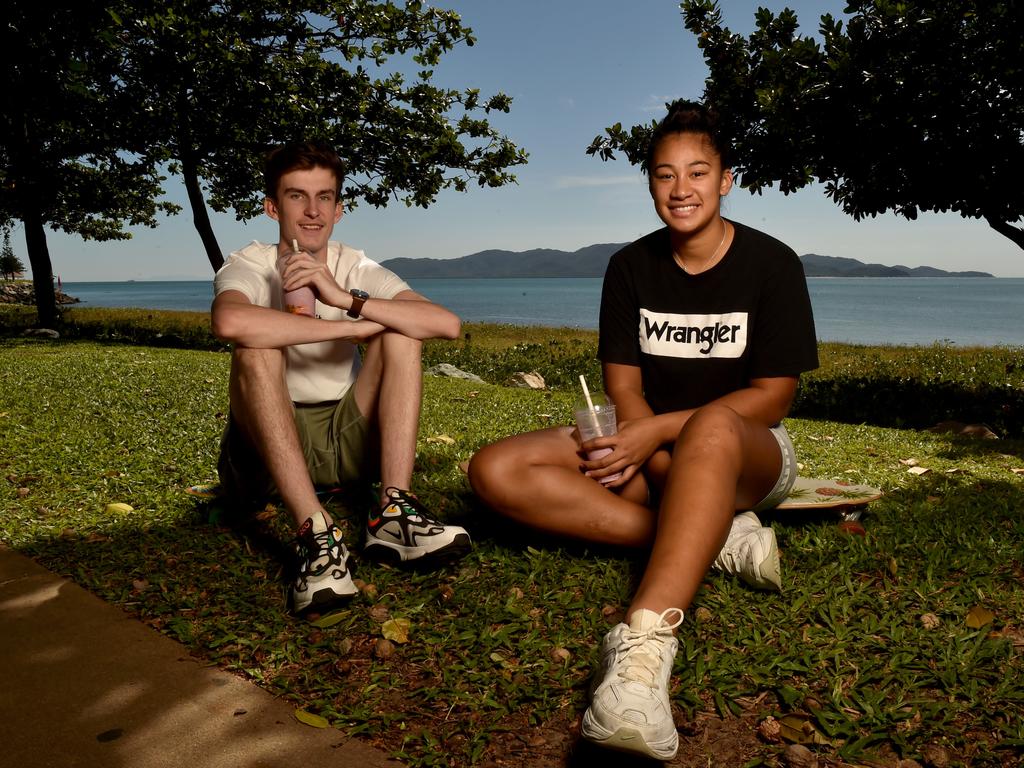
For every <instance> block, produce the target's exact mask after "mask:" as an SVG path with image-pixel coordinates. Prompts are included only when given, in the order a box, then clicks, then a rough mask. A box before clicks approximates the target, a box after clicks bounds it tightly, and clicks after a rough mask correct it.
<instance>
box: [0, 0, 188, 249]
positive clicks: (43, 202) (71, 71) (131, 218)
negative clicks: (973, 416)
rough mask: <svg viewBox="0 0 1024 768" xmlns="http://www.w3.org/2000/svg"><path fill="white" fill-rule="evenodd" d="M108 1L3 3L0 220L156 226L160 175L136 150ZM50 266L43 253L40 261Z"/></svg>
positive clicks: (103, 236)
mask: <svg viewBox="0 0 1024 768" xmlns="http://www.w3.org/2000/svg"><path fill="white" fill-rule="evenodd" d="M105 5H106V4H105V3H100V2H92V1H89V0H85V1H84V2H56V3H49V4H46V5H45V6H44V5H41V4H40V3H38V2H29V0H11V2H8V3H6V4H5V6H4V22H3V24H0V46H2V50H3V51H4V60H5V63H4V65H3V73H4V89H3V91H4V96H3V98H4V102H5V103H4V108H3V109H2V110H0V223H2V224H5V225H9V224H10V223H12V222H13V221H15V220H18V221H26V220H27V219H28V220H33V221H35V220H38V221H40V222H41V223H42V224H47V225H49V226H50V227H51V228H52V229H60V230H64V231H66V232H70V233H74V234H78V235H81V236H82V237H83V238H86V239H96V240H110V239H125V238H127V237H129V236H130V235H129V234H128V233H127V232H126V231H125V229H124V227H125V225H126V224H131V225H139V224H142V225H149V226H154V225H155V224H156V214H157V212H158V211H161V210H163V211H167V212H174V211H176V210H177V206H174V205H172V204H169V203H166V202H158V201H157V198H158V196H159V194H160V193H161V186H160V182H161V180H162V179H161V177H160V175H159V174H158V172H157V171H156V170H155V169H154V167H153V166H152V165H151V164H149V163H147V162H146V161H145V160H144V159H143V158H142V157H141V156H140V154H139V153H138V152H137V150H138V149H139V146H138V141H137V137H136V135H135V131H134V130H133V129H132V126H131V121H130V119H129V117H130V114H131V112H132V109H133V105H132V104H131V103H130V101H128V100H126V98H125V90H124V88H123V87H122V84H121V83H119V82H118V79H117V73H118V72H119V70H120V69H121V67H122V65H123V60H122V57H121V52H120V51H119V49H118V46H117V44H116V32H117V29H116V25H115V24H114V23H113V19H112V18H111V16H110V15H109V14H108V13H107V12H106V10H105ZM47 266H48V259H47Z"/></svg>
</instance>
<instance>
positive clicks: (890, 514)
mask: <svg viewBox="0 0 1024 768" xmlns="http://www.w3.org/2000/svg"><path fill="white" fill-rule="evenodd" d="M557 334H558V338H557V339H556V338H555V334H554V332H550V334H549V332H546V331H543V330H536V331H531V332H530V333H529V334H527V333H526V332H524V331H523V330H522V329H501V328H486V327H480V328H479V329H477V328H474V329H473V332H472V335H471V340H470V342H469V344H470V345H472V346H474V347H477V348H478V349H479V350H480V355H481V357H480V359H481V360H484V359H486V358H487V354H488V350H489V352H490V354H492V355H493V356H495V357H497V358H501V357H502V356H503V355H506V354H512V353H511V352H509V349H510V348H511V347H512V346H515V345H517V344H524V343H526V344H540V345H543V344H544V343H545V342H544V340H543V339H544V338H545V337H546V336H547V335H550V337H551V340H552V341H557V342H558V343H557V344H550V345H549V346H550V347H551V348H552V349H555V350H568V351H569V353H570V356H572V355H575V354H576V351H578V350H577V347H578V346H579V344H581V343H585V342H579V341H578V338H579V337H580V335H579V334H578V333H576V332H570V331H566V332H557ZM583 336H585V334H584V335H583ZM524 338H526V339H527V340H526V341H525V342H524ZM591 342H592V339H591ZM458 345H462V346H464V345H465V343H464V342H457V343H456V344H454V345H452V346H458ZM0 350H2V351H0V435H2V440H0V477H6V478H7V479H6V481H3V482H4V486H3V488H4V491H3V493H2V494H0V499H2V500H0V511H2V513H0V538H2V540H3V541H4V542H5V543H7V544H8V545H10V546H12V547H14V548H15V549H17V550H19V551H21V552H24V553H26V554H28V555H30V556H32V557H34V558H36V559H37V560H38V561H39V562H41V563H42V564H43V565H45V566H46V567H47V568H50V569H51V570H53V571H55V572H57V573H59V574H61V575H64V576H67V577H69V578H71V579H73V580H74V581H76V582H77V583H79V584H81V585H82V586H84V587H85V588H87V589H89V590H90V591H92V592H94V593H96V594H97V595H99V596H100V597H102V598H103V599H105V600H107V601H109V602H111V603H113V604H116V605H119V606H122V607H123V608H124V609H125V610H127V611H129V612H131V613H133V614H134V615H136V616H138V617H139V618H140V619H141V620H143V621H145V622H146V623H147V624H149V625H150V626H153V627H155V628H156V629H158V630H159V631H161V632H163V633H165V634H167V635H169V636H171V637H173V638H174V639H176V640H178V641H180V642H182V643H184V644H185V645H186V646H187V647H189V649H190V650H191V651H192V652H193V653H195V654H197V655H199V656H200V657H204V658H207V659H209V660H210V661H212V662H214V663H216V664H217V665H219V666H221V667H223V668H225V669H229V670H232V671H235V672H237V673H239V674H241V675H244V676H245V677H247V678H249V679H251V680H253V681H255V682H257V683H258V684H260V685H262V686H264V687H265V688H267V689H268V690H270V691H272V692H273V693H275V694H276V695H278V696H281V697H283V698H285V699H286V700H288V701H291V702H293V703H294V704H295V706H296V707H302V708H304V709H306V710H308V711H310V712H314V713H317V714H320V715H323V716H324V717H326V718H328V720H330V722H331V723H332V724H333V725H334V726H336V727H338V728H340V729H342V730H344V731H346V732H348V733H352V734H358V735H360V736H361V737H362V738H365V739H367V740H368V741H370V742H371V743H375V744H377V745H378V746H381V747H382V748H385V749H388V750H390V751H392V752H394V753H395V754H397V755H399V756H400V757H401V758H402V759H403V760H405V761H406V762H408V763H410V764H423V765H467V764H472V763H474V762H476V763H481V764H487V763H488V761H491V762H493V761H495V760H497V759H499V758H500V759H502V760H503V761H505V764H509V765H517V764H523V763H517V762H516V761H517V760H519V759H520V756H521V753H522V750H520V751H519V752H516V751H515V750H514V749H512V748H511V747H510V746H509V745H510V744H516V743H518V744H520V745H521V743H522V742H521V741H518V740H519V739H520V736H521V734H524V733H534V732H536V733H541V734H546V736H547V741H546V745H544V746H534V747H532V748H531V750H529V752H530V753H532V754H533V755H534V756H535V757H537V755H540V759H542V760H543V758H544V756H545V755H547V757H548V758H550V759H549V760H548V762H549V763H551V764H556V763H560V762H561V761H563V760H564V753H565V751H566V750H567V748H568V747H567V744H566V742H564V741H558V734H568V733H569V732H570V731H571V730H572V727H573V723H574V722H575V720H576V718H577V717H578V715H579V713H580V712H581V711H582V708H583V707H584V706H585V697H586V687H587V684H588V682H589V676H590V674H591V672H592V671H593V669H594V668H595V666H596V661H597V658H596V647H597V643H598V642H599V640H600V638H601V636H602V635H603V634H604V632H605V631H606V630H607V628H608V626H609V622H610V621H615V620H617V618H618V616H620V615H621V610H622V609H623V608H625V606H627V605H628V601H629V596H630V594H631V590H632V588H633V585H634V584H635V582H636V579H637V578H638V576H639V574H640V572H641V569H642V560H640V559H638V558H636V557H632V556H629V555H628V554H626V553H621V552H610V551H605V550H598V549H592V548H587V547H584V546H579V545H562V544H559V543H557V542H552V541H546V540H539V539H536V538H533V537H530V536H528V535H524V534H523V533H522V532H521V531H517V530H515V529H511V528H507V527H504V526H503V525H502V524H501V523H500V522H499V521H497V520H495V519H494V517H493V515H492V514H491V513H490V512H488V511H487V510H486V509H484V508H482V507H481V506H480V505H479V504H478V503H476V501H475V500H474V498H473V496H472V494H471V493H470V492H469V489H468V486H467V484H466V482H465V479H464V478H463V476H462V474H461V472H460V471H459V469H458V464H459V462H460V461H462V460H464V459H467V458H468V457H469V456H470V455H471V454H472V453H473V452H474V451H475V450H476V449H477V448H478V447H479V446H481V445H483V444H485V443H488V442H490V441H492V440H494V439H497V438H499V437H502V436H504V435H507V434H512V433H516V432H521V431H524V430H529V429H535V428H538V427H541V426H545V425H547V424H550V423H559V422H567V421H568V418H569V410H570V407H571V404H572V399H573V397H574V393H573V392H572V391H571V389H570V388H564V389H560V390H558V391H553V392H551V391H549V392H532V391H524V390H514V389H510V388H506V387H503V386H499V385H495V384H471V383H467V382H462V381H453V380H447V379H437V378H428V379H427V380H426V383H425V404H424V413H423V421H422V426H421V432H420V442H419V450H418V455H417V466H416V478H415V485H416V487H417V488H418V489H419V490H420V492H421V496H422V497H423V498H424V500H425V502H426V503H427V504H428V505H429V506H431V507H432V508H433V509H435V510H436V511H437V512H438V513H439V514H440V515H442V516H443V517H446V518H447V519H450V520H453V521H458V522H460V523H462V524H464V525H466V526H467V527H469V528H470V529H471V532H472V533H473V534H474V538H475V541H476V547H475V549H474V551H473V552H472V554H471V555H470V556H469V557H467V558H466V559H465V560H464V561H462V562H461V563H459V564H457V565H455V566H452V567H450V568H449V569H447V570H444V571H442V572H440V573H426V574H417V573H407V572H403V571H399V570H395V569H392V568H388V567H383V566H376V565H373V564H370V563H367V562H363V561H362V560H360V561H359V563H358V566H357V572H356V576H357V577H358V578H360V579H361V580H362V581H363V582H365V583H366V584H369V585H372V588H368V589H366V590H365V591H364V592H363V594H362V595H360V597H359V598H357V599H356V601H355V602H354V603H353V605H352V608H351V610H350V611H349V612H348V613H347V614H346V615H345V616H344V617H343V619H342V621H341V622H340V623H338V624H336V625H334V626H331V627H329V628H320V627H316V626H314V625H311V624H308V623H302V622H297V621H295V620H293V619H292V618H291V617H290V616H289V614H288V613H287V611H286V609H285V604H284V592H285V577H286V570H287V569H286V565H285V563H286V562H287V558H286V557H285V556H284V554H283V553H282V547H283V546H284V544H286V543H287V541H288V537H289V535H290V533H289V528H288V525H287V524H286V521H285V518H284V516H283V514H282V513H281V512H280V511H279V510H270V511H269V512H268V513H267V515H266V516H265V517H266V520H265V521H264V524H263V526H262V527H261V528H260V529H259V530H255V531H252V532H250V534H249V535H246V536H239V535H237V534H235V533H233V532H231V531H229V530H228V529H225V528H221V527H217V526H212V525H209V524H207V523H206V522H205V514H206V512H207V511H208V510H207V509H206V508H205V507H204V506H203V505H202V504H197V503H196V502H195V500H194V499H193V498H191V497H189V496H187V495H186V494H185V493H184V488H185V487H187V486H188V485H191V484H193V483H197V482H201V481H203V480H208V479H212V477H213V476H214V467H215V459H216V452H217V446H218V441H219V436H220V430H221V429H222V427H223V424H224V414H225V412H226V409H227V394H226V381H227V372H228V357H227V355H225V354H223V353H218V352H204V351H186V350H177V349H162V348H152V347H143V346H128V345H104V344H100V343H94V342H85V341H75V342H64V341H61V342H43V341H32V340H7V341H2V342H0ZM872 354H877V357H878V359H883V358H886V357H887V356H888V354H889V353H888V352H886V351H884V350H879V351H877V353H876V352H872ZM860 359H864V356H863V355H861V356H860ZM565 367H566V369H568V368H569V367H571V366H569V365H565ZM542 372H544V371H542ZM545 375H546V374H545ZM787 423H788V425H789V428H790V432H791V434H792V435H793V438H794V441H795V443H796V445H797V450H798V454H799V457H800V461H801V463H802V467H803V468H802V474H805V475H813V476H820V477H830V478H846V479H849V480H851V481H854V482H863V483H867V484H870V485H874V486H878V487H881V488H882V489H884V490H885V491H886V495H885V496H884V497H883V498H882V499H881V500H879V501H877V502H874V503H872V505H871V507H870V513H869V515H868V517H867V519H866V521H865V527H866V530H867V534H866V535H865V536H856V535H849V534H846V533H844V532H843V531H842V530H841V529H840V528H839V527H838V526H836V525H835V524H834V520H833V519H832V518H829V517H828V516H823V517H815V516H810V515H807V514H805V513H796V514H789V515H787V516H781V515H780V516H778V517H777V518H776V519H775V520H774V521H772V524H773V525H774V527H775V529H776V531H777V533H778V537H779V543H780V547H781V550H782V556H783V569H784V579H785V591H784V592H783V593H782V594H765V593H757V592H753V591H751V590H749V589H747V588H746V587H744V586H743V585H742V584H740V583H739V582H738V581H736V580H734V579H730V578H726V577H722V576H719V575H709V577H708V578H707V580H706V584H705V587H704V588H703V589H702V591H701V592H700V594H699V596H698V598H697V601H696V603H695V605H694V606H693V608H692V610H691V611H690V614H689V615H688V617H687V622H686V624H685V625H684V627H683V629H682V632H681V634H680V653H679V655H678V658H677V664H676V669H675V673H676V674H675V677H674V685H675V689H674V692H673V697H674V701H675V702H676V704H677V705H678V706H679V708H680V709H681V710H682V712H683V713H684V714H685V716H686V719H687V720H688V721H689V722H705V721H706V720H707V719H708V718H711V719H715V718H721V719H723V720H724V721H726V722H733V723H740V724H746V723H748V721H749V728H748V729H747V730H749V731H751V732H752V731H753V728H754V727H756V725H757V723H758V722H760V721H762V720H763V719H764V718H766V717H768V716H774V717H775V718H782V717H783V716H785V715H787V714H788V715H798V716H799V717H801V718H804V719H805V720H806V721H807V722H809V723H810V724H811V726H813V728H814V729H815V730H816V732H817V733H818V734H819V735H820V736H822V737H824V738H825V739H827V740H828V742H829V743H828V744H822V745H818V746H815V747H813V748H814V749H816V750H817V751H818V752H820V753H821V754H823V755H827V756H829V757H830V759H832V760H833V764H842V763H841V762H840V761H845V762H846V763H847V764H856V765H860V764H867V763H868V761H870V760H880V759H882V758H884V757H885V756H886V755H889V756H891V755H893V754H898V755H901V756H903V757H913V758H917V759H918V760H921V757H920V756H921V753H922V751H923V750H925V749H926V748H928V747H931V746H935V745H940V746H944V747H945V748H946V749H947V750H948V751H949V753H950V754H951V755H952V757H953V763H952V764H954V765H957V764H959V765H971V766H1003V765H1016V764H1017V763H1016V761H1017V760H1018V756H1019V754H1020V750H1021V748H1022V747H1024V655H1022V654H1024V565H1022V563H1024V543H1022V542H1024V516H1022V513H1021V510H1022V509H1024V478H1022V477H1021V475H1019V474H1015V473H1014V472H1013V471H1012V470H1014V469H1019V468H1022V467H1024V443H1022V442H1021V441H1013V440H999V441H971V440H965V439H960V438H953V437H950V436H944V435H939V434H933V433H930V432H922V431H916V430H901V429H889V428H882V427H873V426H867V425H850V424H840V423H836V422H830V421H813V420H806V419H792V420H790V421H788V422H787ZM441 437H444V438H451V440H452V441H453V442H449V441H448V440H447V439H432V438H441ZM909 459H915V460H916V461H917V463H918V464H919V465H920V466H922V467H926V468H928V469H929V470H930V471H929V472H928V473H927V474H924V475H919V476H918V475H912V474H910V473H908V471H907V469H908V467H907V465H905V464H904V463H901V462H902V461H906V460H909ZM21 489H25V490H21ZM111 502H124V503H127V504H130V505H131V506H132V507H133V511H131V512H127V513H124V512H108V511H107V510H106V505H107V504H108V503H111ZM349 507H351V512H348V511H347V508H349ZM330 508H331V509H332V511H333V512H334V513H335V514H337V515H339V516H342V517H344V516H346V515H347V516H348V517H349V519H350V520H351V522H352V525H351V527H350V537H351V538H352V540H353V541H352V545H353V549H356V550H357V549H358V547H357V546H355V544H356V542H355V540H356V537H357V535H358V531H359V522H360V519H361V516H362V514H363V511H364V510H363V509H362V508H361V507H359V506H357V505H356V503H355V501H354V500H353V499H348V498H340V499H335V500H332V502H331V504H330ZM978 607H980V608H984V609H987V610H988V611H990V612H991V613H992V614H993V616H994V618H993V620H992V621H991V622H990V623H988V624H986V625H984V626H982V627H980V628H974V627H972V626H970V625H969V623H968V618H969V615H970V613H971V611H972V609H977V608H978ZM922 617H924V618H922ZM388 618H404V619H407V620H408V621H409V622H410V627H411V628H410V639H409V642H408V643H405V644H400V645H397V647H396V649H395V653H394V655H393V656H392V657H390V658H387V659H382V658H378V657H377V656H375V655H374V647H375V643H376V642H377V640H378V639H379V638H380V637H381V636H382V631H383V629H382V624H383V621H384V620H386V619H388ZM556 649H565V650H566V651H567V652H568V656H567V658H564V659H563V658H561V657H560V656H558V655H553V654H552V652H553V651H555V650H556ZM562 655H563V656H564V654H562ZM744 727H746V725H744ZM396 734H399V736H396ZM685 738H686V730H685V728H684V740H685ZM782 746H783V745H779V744H772V743H768V742H765V741H762V740H758V739H757V738H756V737H752V738H751V739H750V740H749V743H748V744H747V752H746V754H745V758H744V759H745V760H747V761H748V762H747V764H748V765H757V764H764V765H777V764H780V762H779V761H780V758H779V752H780V751H781V748H782ZM707 749H708V754H709V758H708V760H709V761H710V762H706V764H709V765H718V764H721V765H726V764H727V763H724V762H723V763H719V762H716V760H717V758H714V756H713V755H714V747H713V745H712V746H709V747H707ZM545 750H547V751H546V752H545ZM702 764H705V763H702ZM883 764H885V763H883Z"/></svg>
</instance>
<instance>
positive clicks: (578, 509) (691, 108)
mask: <svg viewBox="0 0 1024 768" xmlns="http://www.w3.org/2000/svg"><path fill="white" fill-rule="evenodd" d="M644 170H645V172H646V173H647V175H648V181H649V188H650V194H651V197H652V199H653V201H654V208H655V211H656V212H657V214H658V216H659V217H660V218H661V220H662V221H663V222H664V224H665V226H664V227H663V228H661V229H659V230H657V231H655V232H652V233H651V234H649V235H647V236H645V237H643V238H641V239H640V240H637V241H636V242H634V243H632V244H630V245H628V246H626V247H625V248H623V249H622V250H620V251H619V252H618V253H616V254H615V255H614V256H612V258H611V260H610V261H609V264H608V270H607V272H606V274H605V279H604V287H603V293H602V298H601V315H600V341H599V344H598V355H599V357H600V359H601V361H602V366H603V373H604V383H605V391H606V393H607V395H608V397H609V399H610V400H611V401H612V402H613V403H614V405H615V406H616V410H617V415H618V433H617V434H616V435H614V436H611V437H599V438H595V439H593V440H590V441H588V442H585V443H583V444H582V445H580V443H579V442H578V433H577V432H576V431H575V430H573V429H572V428H571V427H562V428H554V429H546V430H542V431H539V432H532V433H529V434H524V435H518V436H515V437H510V438H507V439H505V440H502V441H500V442H497V443H495V444H493V445H490V446H487V447H485V448H484V449H482V450H481V451H479V452H478V453H477V454H476V455H475V456H474V458H473V460H472V462H471V464H470V471H469V476H470V481H471V483H472V486H473V489H474V491H475V492H476V493H477V494H478V495H479V496H480V497H481V498H482V499H483V500H484V501H485V502H487V503H488V504H489V505H490V506H492V507H493V508H494V509H496V510H497V511H499V512H501V513H502V514H504V515H507V516H508V517H510V518H512V519H514V520H517V521H519V522H522V523H524V524H526V525H529V526H532V527H534V528H536V529H539V530H541V531H545V532H549V533H553V534H559V535H563V536H571V537H576V538H580V539H586V540H589V541H595V542H602V543H610V544H619V545H623V546H629V547H649V548H650V559H649V561H648V563H647V566H646V569H645V571H644V574H643V578H642V580H641V582H640V585H639V588H638V589H637V592H636V594H635V596H634V597H633V601H632V604H631V605H630V607H629V609H628V611H627V613H626V619H625V623H622V624H619V625H618V626H616V627H614V628H613V629H612V630H611V631H610V632H609V633H608V634H607V635H606V636H605V638H604V642H603V644H602V649H601V655H602V662H601V669H600V671H599V673H598V675H597V677H596V679H595V682H594V686H593V688H592V689H591V703H590V706H589V708H588V709H587V712H586V714H585V715H584V718H583V727H582V733H583V736H584V737H585V738H587V739H589V740H591V741H594V742H598V743H600V744H604V745H606V746H608V747H611V748H615V749H621V750H626V751H632V752H637V753H641V754H645V755H648V756H651V757H655V758H659V759H662V760H666V759H670V758H671V757H672V756H673V755H675V753H676V750H677V746H678V735H677V733H676V727H675V723H674V720H673V717H672V709H671V704H670V701H669V695H668V686H669V677H670V675H671V672H672V666H673V661H674V658H675V653H676V648H677V645H678V643H677V641H676V639H675V633H676V630H677V628H678V627H679V626H680V625H681V624H682V622H683V613H684V611H685V610H687V609H688V608H689V606H690V603H691V602H692V600H693V598H694V595H695V594H696V593H697V590H698V588H699V587H700V585H701V582H702V581H703V579H704V576H705V574H706V572H707V571H708V569H709V567H711V566H712V565H716V566H717V567H719V568H720V569H722V570H726V571H729V572H732V573H736V574H737V575H739V576H740V577H741V578H743V579H744V580H745V581H747V582H748V583H751V584H753V585H754V586H758V587H762V588H767V589H772V588H774V589H777V588H779V584H780V576H779V565H778V551H777V547H776V542H775V536H774V533H773V532H772V530H771V529H770V528H764V527H762V526H761V523H760V521H759V520H758V518H757V516H756V514H755V512H756V511H758V510H763V509H770V508H772V507H774V506H775V505H776V504H778V503H779V502H780V501H781V500H782V499H784V498H785V497H786V495H787V493H788V492H789V490H790V488H791V487H792V484H793V482H794V480H795V478H796V473H797V468H796V458H795V455H794V453H793V446H792V443H791V442H790V440H789V438H788V436H787V435H786V431H785V428H784V427H783V426H782V423H781V422H782V419H783V417H784V416H785V415H786V414H787V412H788V410H789V407H790V404H791V403H792V400H793V396H794V395H795V393H796V388H797V381H798V378H799V376H800V374H801V373H802V372H804V371H809V370H813V369H814V368H816V367H817V365H818V359H817V344H816V341H815V333H814V322H813V319H812V316H811V305H810V299H809V297H808V294H807V285H806V281H805V279H804V274H803V268H802V266H801V264H800V261H799V259H798V258H797V256H796V254H795V253H794V252H793V251H792V249H790V248H788V247H787V246H785V245H784V244H782V243H781V242H779V241H777V240H775V239H774V238H772V237H769V236H768V235H766V234H763V233H761V232H758V231H757V230H754V229H751V228H749V227H746V226H744V225H743V224H740V223H737V222H733V221H728V220H726V219H724V218H722V215H721V211H720V201H721V198H722V197H724V196H725V195H727V194H728V193H729V190H730V189H731V188H732V184H733V174H732V170H731V169H730V157H729V147H728V146H727V145H726V142H725V140H724V139H723V137H722V134H721V133H720V131H719V126H718V121H717V118H716V116H715V114H714V113H713V112H712V111H711V110H709V109H708V108H706V107H704V106H703V105H701V104H698V103H694V102H685V101H680V102H676V103H675V104H673V105H672V106H671V108H670V109H669V113H668V115H667V116H666V117H665V118H664V120H662V122H661V123H660V124H659V125H658V126H657V128H656V129H655V131H654V134H653V136H652V139H651V143H650V146H649V149H648V154H647V158H646V161H645V164H644ZM598 448H611V449H612V450H611V453H610V454H608V455H606V456H604V457H602V458H599V459H596V460H587V459H585V458H581V457H585V456H586V454H587V453H588V452H590V451H594V450H596V449H598ZM619 472H621V473H622V474H621V477H620V478H619V479H616V480H612V481H610V482H607V483H601V482H599V481H600V480H601V479H602V478H608V477H609V476H611V475H614V474H615V473H619ZM737 510H747V511H743V512H741V513H740V514H737Z"/></svg>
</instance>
